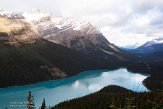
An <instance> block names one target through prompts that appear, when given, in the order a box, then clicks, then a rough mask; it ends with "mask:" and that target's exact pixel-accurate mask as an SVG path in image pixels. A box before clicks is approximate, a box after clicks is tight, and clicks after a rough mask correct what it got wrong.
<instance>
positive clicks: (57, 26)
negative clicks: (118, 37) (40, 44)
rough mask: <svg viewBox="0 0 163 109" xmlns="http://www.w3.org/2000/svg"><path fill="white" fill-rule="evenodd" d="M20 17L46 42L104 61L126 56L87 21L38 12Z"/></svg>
mask: <svg viewBox="0 0 163 109" xmlns="http://www.w3.org/2000/svg"><path fill="white" fill-rule="evenodd" d="M22 15H23V17H24V19H25V20H26V21H27V22H28V23H30V24H31V25H33V26H34V28H36V29H37V31H38V33H39V36H40V37H42V38H44V39H46V40H48V41H51V42H54V43H57V44H60V45H63V46H66V47H68V48H71V49H74V50H77V51H81V52H82V53H86V54H91V55H93V56H98V57H100V58H101V57H102V58H105V59H114V58H115V59H116V60H117V59H118V60H119V59H120V60H121V59H123V55H126V54H125V53H124V52H122V51H121V50H120V49H119V48H117V47H116V46H114V45H113V44H111V43H110V42H109V41H108V40H107V39H106V38H105V37H104V36H103V34H102V33H101V32H100V31H99V30H98V29H97V28H96V27H95V26H93V25H92V24H90V23H89V22H87V21H76V20H74V19H72V18H66V17H62V16H57V15H55V14H54V13H50V12H46V11H40V10H34V11H31V12H26V13H23V14H22Z"/></svg>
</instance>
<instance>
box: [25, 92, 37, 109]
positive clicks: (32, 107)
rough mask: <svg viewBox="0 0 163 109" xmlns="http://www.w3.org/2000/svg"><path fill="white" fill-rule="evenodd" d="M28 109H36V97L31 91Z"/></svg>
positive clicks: (28, 98)
mask: <svg viewBox="0 0 163 109" xmlns="http://www.w3.org/2000/svg"><path fill="white" fill-rule="evenodd" d="M27 109H36V108H35V104H34V97H33V96H32V93H31V91H29V94H28V97H27Z"/></svg>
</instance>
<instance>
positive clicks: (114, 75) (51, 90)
mask: <svg viewBox="0 0 163 109" xmlns="http://www.w3.org/2000/svg"><path fill="white" fill-rule="evenodd" d="M145 78H147V75H142V74H136V73H130V72H128V71H127V70H126V69H119V70H114V71H102V70H101V71H100V70H98V71H85V72H82V73H80V74H79V75H76V76H74V77H70V78H66V79H62V80H53V81H48V82H42V83H38V84H33V85H28V86H21V87H9V88H4V89H0V109H4V108H5V107H7V109H26V98H27V95H28V91H32V94H33V96H34V101H35V105H36V107H37V109H38V108H39V106H40V105H41V103H42V100H43V98H45V99H46V104H47V106H49V105H50V106H54V105H55V104H58V103H60V102H62V101H64V100H69V99H73V98H76V97H81V96H84V95H87V94H90V93H93V92H96V91H98V90H100V89H101V88H103V87H105V86H107V85H113V84H114V85H119V86H122V87H125V88H128V89H131V90H133V91H139V92H140V91H147V89H146V88H145V87H144V86H143V84H142V81H143V80H144V79H145Z"/></svg>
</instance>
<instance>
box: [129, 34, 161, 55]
mask: <svg viewBox="0 0 163 109" xmlns="http://www.w3.org/2000/svg"><path fill="white" fill-rule="evenodd" d="M131 51H132V52H135V53H140V54H145V55H152V54H153V55H161V54H162V53H163V38H161V37H160V38H156V39H153V40H151V41H148V42H146V43H145V44H143V45H142V46H140V47H138V48H137V49H134V50H131ZM160 53H161V54H160Z"/></svg>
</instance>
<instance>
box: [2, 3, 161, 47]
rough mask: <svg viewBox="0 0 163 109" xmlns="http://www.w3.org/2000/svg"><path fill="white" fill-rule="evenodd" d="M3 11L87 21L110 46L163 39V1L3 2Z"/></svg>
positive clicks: (130, 44) (127, 45) (124, 45)
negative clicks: (45, 13)
mask: <svg viewBox="0 0 163 109" xmlns="http://www.w3.org/2000/svg"><path fill="white" fill-rule="evenodd" d="M0 8H1V9H3V10H7V11H30V10H32V9H41V10H50V11H54V12H55V13H56V14H59V15H62V16H67V17H73V18H75V19H78V20H79V19H81V20H87V21H90V22H91V23H92V24H93V25H95V26H96V27H97V28H99V29H100V31H101V32H102V33H103V34H104V35H105V37H106V38H107V39H108V40H109V41H110V42H111V43H114V44H116V45H119V46H123V47H129V46H132V45H135V44H141V43H144V42H146V41H148V40H151V39H154V38H158V37H163V0H0Z"/></svg>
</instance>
